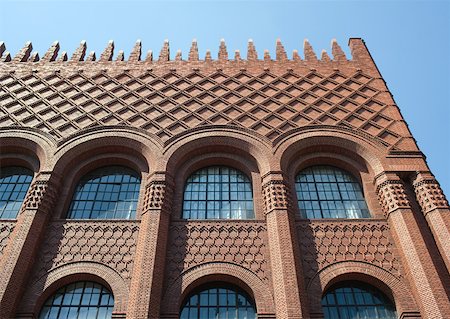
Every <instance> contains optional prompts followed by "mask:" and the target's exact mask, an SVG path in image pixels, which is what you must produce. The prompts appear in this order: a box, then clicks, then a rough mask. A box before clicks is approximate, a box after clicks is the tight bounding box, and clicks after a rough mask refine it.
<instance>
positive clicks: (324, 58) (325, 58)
mask: <svg viewBox="0 0 450 319" xmlns="http://www.w3.org/2000/svg"><path fill="white" fill-rule="evenodd" d="M320 59H321V60H322V61H325V62H330V61H331V59H330V56H329V55H328V53H327V51H325V50H322V54H321V57H320Z"/></svg>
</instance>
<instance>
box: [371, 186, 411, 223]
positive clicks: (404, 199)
mask: <svg viewBox="0 0 450 319" xmlns="http://www.w3.org/2000/svg"><path fill="white" fill-rule="evenodd" d="M377 192H378V200H379V201H380V204H381V208H382V209H383V213H384V215H385V216H386V218H387V217H388V216H389V214H391V213H392V212H394V211H396V210H397V209H400V208H408V209H409V208H411V204H410V202H409V199H408V196H407V195H406V192H405V186H404V185H403V182H402V181H400V180H386V181H384V182H382V183H381V184H379V185H378V187H377Z"/></svg>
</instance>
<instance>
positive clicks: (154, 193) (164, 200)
mask: <svg viewBox="0 0 450 319" xmlns="http://www.w3.org/2000/svg"><path fill="white" fill-rule="evenodd" d="M172 193H173V191H172V187H171V186H170V185H169V184H168V183H167V182H166V181H161V180H154V181H151V182H150V183H149V184H148V185H147V187H146V189H145V196H144V209H143V214H145V213H147V212H148V211H151V210H161V211H163V212H166V213H168V212H169V211H170V200H171V198H172Z"/></svg>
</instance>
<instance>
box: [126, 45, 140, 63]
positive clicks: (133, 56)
mask: <svg viewBox="0 0 450 319" xmlns="http://www.w3.org/2000/svg"><path fill="white" fill-rule="evenodd" d="M141 51H142V43H141V40H137V41H136V44H135V45H134V47H133V50H131V53H130V57H129V58H128V61H129V62H137V61H141Z"/></svg>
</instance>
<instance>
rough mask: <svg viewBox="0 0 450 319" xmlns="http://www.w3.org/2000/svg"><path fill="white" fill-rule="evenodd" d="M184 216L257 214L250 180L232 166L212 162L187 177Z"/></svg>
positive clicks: (218, 217) (237, 216) (232, 217)
mask: <svg viewBox="0 0 450 319" xmlns="http://www.w3.org/2000/svg"><path fill="white" fill-rule="evenodd" d="M183 218H187V219H251V218H254V213H253V193H252V185H251V183H250V180H249V179H248V177H247V176H246V175H245V174H244V173H242V172H240V171H238V170H236V169H234V168H230V167H224V166H211V167H207V168H203V169H200V170H198V171H196V172H195V173H193V174H192V175H191V176H190V177H189V178H188V180H187V181H186V186H185V189H184V197H183Z"/></svg>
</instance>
